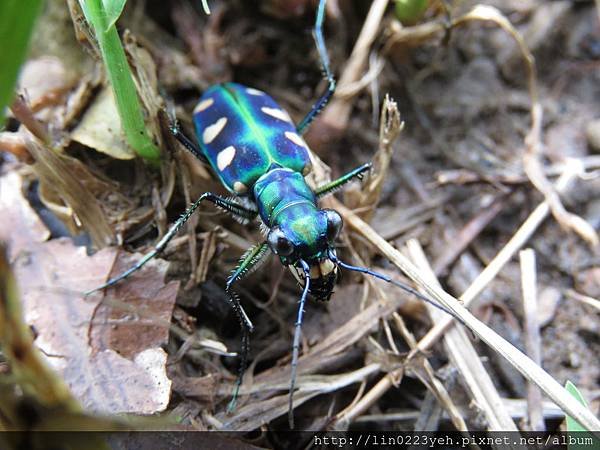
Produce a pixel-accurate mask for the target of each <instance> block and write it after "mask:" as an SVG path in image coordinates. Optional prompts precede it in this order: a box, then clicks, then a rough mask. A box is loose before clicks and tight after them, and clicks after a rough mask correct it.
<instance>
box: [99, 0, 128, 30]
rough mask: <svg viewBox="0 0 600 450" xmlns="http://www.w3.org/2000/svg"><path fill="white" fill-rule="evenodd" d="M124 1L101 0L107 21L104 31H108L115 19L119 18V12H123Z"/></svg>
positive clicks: (115, 21) (113, 24)
mask: <svg viewBox="0 0 600 450" xmlns="http://www.w3.org/2000/svg"><path fill="white" fill-rule="evenodd" d="M126 2H127V0H102V3H103V5H104V10H105V11H106V21H107V22H108V24H107V27H106V30H104V31H108V29H109V28H110V27H114V26H115V24H116V23H117V20H119V17H121V14H122V13H123V8H125V3H126Z"/></svg>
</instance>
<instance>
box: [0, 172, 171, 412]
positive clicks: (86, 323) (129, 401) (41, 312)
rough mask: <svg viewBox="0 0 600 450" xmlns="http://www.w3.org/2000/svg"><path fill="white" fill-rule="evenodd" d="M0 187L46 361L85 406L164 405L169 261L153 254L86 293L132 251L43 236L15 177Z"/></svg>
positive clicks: (146, 408)
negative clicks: (116, 280)
mask: <svg viewBox="0 0 600 450" xmlns="http://www.w3.org/2000/svg"><path fill="white" fill-rule="evenodd" d="M0 188H1V190H0V193H1V194H2V195H1V199H0V215H1V216H2V217H3V218H7V219H8V220H3V221H2V222H1V223H0V239H1V240H4V241H6V242H7V243H8V244H9V248H10V249H11V253H10V259H11V263H12V266H13V268H14V271H15V275H16V278H17V284H18V286H19V289H20V291H21V293H22V295H21V296H22V298H23V302H24V311H25V320H26V322H27V323H28V324H29V325H30V326H32V327H33V328H34V329H35V331H36V334H37V338H36V341H35V343H36V345H37V346H38V347H39V348H40V349H41V350H42V352H43V353H44V354H45V355H46V356H47V358H48V361H49V363H50V364H51V365H52V366H53V367H54V368H55V370H57V371H58V372H59V374H60V375H61V376H62V378H63V379H64V381H65V382H66V383H67V385H68V386H69V388H70V389H71V391H72V393H73V395H74V396H75V397H76V398H77V399H78V400H79V401H80V402H81V404H82V405H83V406H84V407H85V408H86V409H89V410H91V411H94V412H102V413H125V412H127V413H137V414H152V413H155V412H158V411H163V410H164V409H165V408H166V406H167V404H168V402H169V397H170V389H171V381H170V380H169V379H168V378H167V375H166V370H165V365H166V360H167V355H166V353H165V352H164V350H162V349H161V348H160V346H161V345H163V344H165V343H166V340H167V337H168V330H169V319H170V316H171V313H172V310H173V306H174V303H175V297H176V295H177V291H178V288H179V282H169V283H167V284H166V285H165V284H164V282H163V281H162V280H163V278H164V274H165V272H166V269H167V265H168V264H167V263H166V262H165V261H161V260H156V259H155V260H153V261H150V262H149V263H148V264H147V265H146V266H145V267H144V268H143V269H142V270H140V271H138V272H137V273H135V274H134V275H132V276H131V277H130V279H128V280H126V281H124V282H123V283H121V284H120V285H117V286H115V287H114V288H111V289H107V290H106V292H97V293H95V294H93V295H90V296H88V297H85V296H84V295H83V293H84V292H85V291H87V290H90V289H92V288H94V287H96V286H98V285H101V284H102V283H103V282H105V281H106V279H107V278H108V277H109V276H110V275H114V274H115V272H117V271H121V270H122V268H124V266H128V265H129V264H130V263H131V258H132V257H131V256H128V257H123V258H121V257H119V258H117V252H116V250H115V249H112V248H107V249H104V250H102V251H100V252H98V253H96V254H94V255H93V256H91V257H90V256H88V255H87V254H86V249H85V248H84V247H75V246H74V245H73V243H72V241H71V240H70V239H68V238H61V239H54V240H51V241H47V242H43V238H44V237H45V236H47V235H46V234H45V233H44V232H43V230H44V228H43V225H42V224H41V222H40V220H39V218H37V215H36V214H35V212H33V211H32V210H31V208H30V207H29V204H28V203H27V200H26V199H25V198H24V197H23V196H22V195H20V180H19V177H18V176H17V175H15V174H9V175H7V176H4V177H0ZM133 258H135V255H134V256H133ZM115 259H117V263H116V264H115ZM119 311H120V312H119ZM123 311H125V314H123ZM114 321H117V322H118V326H117V327H114V326H113V325H114V323H113V322H114ZM107 330H110V333H108V332H107ZM102 333H107V334H105V335H103V334H102Z"/></svg>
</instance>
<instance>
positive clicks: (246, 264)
mask: <svg viewBox="0 0 600 450" xmlns="http://www.w3.org/2000/svg"><path fill="white" fill-rule="evenodd" d="M268 250H269V247H268V245H267V243H266V242H263V243H262V244H257V245H255V246H253V247H251V248H250V249H249V250H248V251H247V252H246V253H244V254H243V255H242V257H241V258H240V262H239V264H238V266H237V267H236V268H235V269H234V270H233V272H232V273H231V275H230V276H229V278H228V279H227V284H226V287H225V292H226V293H227V295H228V298H229V301H230V303H231V306H232V308H233V310H234V312H235V314H236V315H237V318H238V320H239V322H240V328H241V329H242V348H241V352H240V353H241V361H240V368H239V372H238V376H237V379H236V381H235V387H234V389H233V394H232V396H231V401H230V402H229V405H228V406H227V411H229V412H232V411H233V410H234V409H235V404H236V401H237V397H238V394H239V392H240V387H241V385H242V380H243V378H244V371H245V370H246V365H247V364H248V354H249V353H250V333H251V332H252V329H253V328H254V327H253V325H252V322H251V321H250V318H249V317H248V315H247V314H246V311H244V308H243V307H242V305H241V304H240V299H239V298H238V295H237V294H236V292H235V291H234V290H233V289H232V286H233V285H234V283H236V282H238V281H240V280H241V279H242V278H244V277H245V276H246V275H248V274H249V273H251V272H252V271H253V270H254V269H256V268H257V267H258V265H259V263H260V262H261V261H263V260H264V256H265V255H266V254H267V253H268Z"/></svg>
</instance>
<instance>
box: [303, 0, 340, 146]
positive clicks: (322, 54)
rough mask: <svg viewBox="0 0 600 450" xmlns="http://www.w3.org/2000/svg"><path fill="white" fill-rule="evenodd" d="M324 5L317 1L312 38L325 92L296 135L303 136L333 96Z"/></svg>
mask: <svg viewBox="0 0 600 450" xmlns="http://www.w3.org/2000/svg"><path fill="white" fill-rule="evenodd" d="M326 3H327V1H326V0H320V1H319V6H318V8H317V18H316V20H315V28H314V31H313V36H314V38H315V43H316V45H317V51H318V52H319V60H320V61H321V66H322V68H323V72H324V74H325V78H326V79H327V91H325V93H324V94H323V95H322V96H321V97H320V98H319V100H317V102H316V103H315V104H314V105H313V107H312V108H311V110H310V111H309V112H308V114H307V115H306V116H305V117H304V119H302V121H301V122H300V124H299V125H298V126H297V127H296V130H297V131H298V134H303V133H304V132H305V131H306V130H307V129H308V127H309V125H310V124H311V122H312V121H313V120H315V117H317V116H318V115H319V113H320V112H321V111H322V110H323V108H325V106H326V105H327V103H329V100H330V99H331V97H332V96H333V93H334V92H335V78H334V76H333V73H332V72H331V68H330V67H329V55H328V54H327V47H326V46H325V39H324V38H323V21H324V20H325V4H326Z"/></svg>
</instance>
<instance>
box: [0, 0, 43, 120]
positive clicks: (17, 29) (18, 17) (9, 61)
mask: <svg viewBox="0 0 600 450" xmlns="http://www.w3.org/2000/svg"><path fill="white" fill-rule="evenodd" d="M41 6H42V1H41V0H27V1H22V0H1V1H0V45H1V46H2V51H0V125H2V124H3V123H4V108H5V107H6V106H7V105H8V103H9V102H10V101H11V99H12V96H13V90H14V86H15V82H16V81H17V76H18V74H19V67H21V64H22V63H23V60H24V59H25V55H26V53H27V45H28V43H29V37H30V36H31V30H32V29H33V24H34V22H35V19H36V17H37V16H38V14H39V12H40V10H41Z"/></svg>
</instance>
